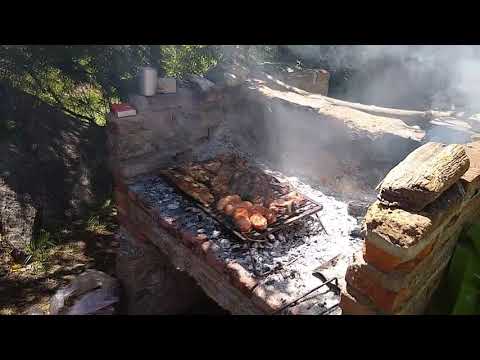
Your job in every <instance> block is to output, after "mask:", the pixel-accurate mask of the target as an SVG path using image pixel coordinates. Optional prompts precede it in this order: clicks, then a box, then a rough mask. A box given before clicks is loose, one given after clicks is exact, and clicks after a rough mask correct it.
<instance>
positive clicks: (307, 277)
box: [131, 172, 362, 298]
mask: <svg viewBox="0 0 480 360" xmlns="http://www.w3.org/2000/svg"><path fill="white" fill-rule="evenodd" d="M271 173H272V174H274V175H275V176H277V177H279V176H281V174H279V173H276V172H271ZM287 180H288V181H289V182H290V183H291V184H292V185H293V186H294V187H296V188H297V189H298V190H299V191H300V192H302V193H304V194H305V195H307V196H309V197H310V198H312V199H313V200H315V201H316V202H318V203H320V204H322V205H323V209H322V210H321V211H320V212H319V213H318V215H319V216H318V218H317V217H316V216H309V217H306V218H305V219H303V221H301V222H298V223H296V224H294V225H293V226H291V227H288V228H287V229H286V230H284V231H282V232H278V233H275V234H272V236H270V238H269V240H268V241H267V242H264V243H252V242H248V243H244V242H241V241H240V240H239V239H237V238H236V237H234V236H233V235H232V234H231V233H230V232H229V231H228V230H226V229H224V228H223V227H222V226H221V225H220V224H218V223H217V222H216V221H215V220H214V219H213V218H211V217H210V216H209V215H208V214H206V213H204V212H203V211H202V210H200V209H199V208H197V207H196V206H195V203H194V202H193V201H191V200H189V199H187V198H186V197H184V196H183V195H182V194H180V193H178V192H177V191H176V190H175V189H174V188H173V187H172V186H170V185H169V184H167V183H166V182H165V181H164V180H163V179H162V178H161V177H159V176H148V177H143V178H141V179H139V180H138V181H137V182H136V183H135V184H134V185H132V186H131V188H132V190H133V191H135V192H136V193H137V194H138V195H139V196H140V197H141V199H142V200H143V201H144V202H145V203H146V204H147V205H148V206H150V207H152V208H156V209H157V210H158V211H159V213H160V214H161V216H163V217H167V218H169V219H171V220H172V221H175V222H176V224H177V226H179V227H181V228H183V229H185V230H188V231H191V232H192V233H197V234H205V235H206V236H207V237H208V238H209V240H211V241H212V242H213V243H214V244H215V245H216V246H215V248H216V250H217V254H218V255H219V257H221V258H222V259H223V260H225V261H230V260H233V261H237V262H238V263H240V264H241V265H242V266H243V267H244V268H245V269H247V270H248V271H249V272H250V273H251V275H252V276H254V277H257V279H261V281H262V282H263V284H264V285H265V287H267V288H270V289H275V290H277V291H280V292H282V293H284V294H288V295H286V296H288V297H289V298H291V297H296V296H300V295H302V294H303V293H305V292H306V291H308V290H310V289H311V288H313V287H314V286H316V285H318V284H319V283H321V282H320V280H319V279H318V278H317V277H315V276H313V270H314V269H315V268H317V267H318V266H319V265H321V264H323V263H326V262H328V261H329V260H330V259H332V258H333V257H335V256H337V255H339V254H342V255H343V258H344V259H348V258H349V257H350V255H351V254H352V253H353V252H354V251H356V250H358V249H360V246H361V243H362V240H361V239H359V238H357V236H355V235H356V234H354V233H355V229H356V226H357V221H356V219H355V218H354V217H352V216H350V215H349V214H348V212H347V203H346V202H343V201H338V200H336V199H334V198H333V197H330V196H326V195H325V194H323V193H322V192H320V191H318V190H315V189H313V188H311V187H310V186H308V185H306V184H304V183H302V182H300V181H299V180H298V179H296V178H287ZM324 227H325V230H324ZM352 232H353V233H352ZM351 235H353V236H351ZM275 269H281V270H279V271H273V272H272V273H271V274H270V275H268V276H265V277H263V278H262V277H260V274H265V273H267V272H271V271H272V270H275ZM345 270H346V265H345V263H344V264H343V265H342V266H337V269H336V270H335V271H333V272H330V276H336V277H339V278H343V276H344V273H342V271H345Z"/></svg>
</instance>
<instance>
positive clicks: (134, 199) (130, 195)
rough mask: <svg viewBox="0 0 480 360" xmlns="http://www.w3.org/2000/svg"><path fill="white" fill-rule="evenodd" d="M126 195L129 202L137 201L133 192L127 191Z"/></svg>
mask: <svg viewBox="0 0 480 360" xmlns="http://www.w3.org/2000/svg"><path fill="white" fill-rule="evenodd" d="M127 194H128V197H129V198H130V200H132V201H135V202H136V201H137V200H138V197H137V194H136V193H135V192H134V191H132V190H130V189H128V191H127Z"/></svg>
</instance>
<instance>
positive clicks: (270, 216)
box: [252, 205, 277, 225]
mask: <svg viewBox="0 0 480 360" xmlns="http://www.w3.org/2000/svg"><path fill="white" fill-rule="evenodd" d="M253 214H260V215H262V216H263V217H264V218H266V219H267V223H268V225H270V224H273V223H274V222H275V221H277V214H276V213H275V211H274V210H272V209H267V208H266V207H263V206H258V205H257V206H254V207H253V209H252V215H253Z"/></svg>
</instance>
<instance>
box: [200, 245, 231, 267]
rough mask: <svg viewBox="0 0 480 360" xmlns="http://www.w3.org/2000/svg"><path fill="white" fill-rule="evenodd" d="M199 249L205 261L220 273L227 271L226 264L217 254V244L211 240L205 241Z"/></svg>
mask: <svg viewBox="0 0 480 360" xmlns="http://www.w3.org/2000/svg"><path fill="white" fill-rule="evenodd" d="M201 250H202V252H203V254H204V255H205V261H206V262H207V264H208V265H210V266H211V267H212V268H214V269H215V270H216V271H217V272H219V273H220V274H223V273H225V272H226V271H227V264H226V263H225V261H224V260H222V258H221V257H219V256H218V250H219V249H218V246H217V245H215V243H212V242H211V241H206V242H204V243H203V244H202V245H201Z"/></svg>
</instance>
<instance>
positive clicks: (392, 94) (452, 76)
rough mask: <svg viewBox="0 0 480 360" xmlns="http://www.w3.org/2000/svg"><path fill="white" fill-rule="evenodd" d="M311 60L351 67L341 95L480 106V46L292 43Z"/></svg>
mask: <svg viewBox="0 0 480 360" xmlns="http://www.w3.org/2000/svg"><path fill="white" fill-rule="evenodd" d="M288 48H289V49H290V51H291V52H292V53H294V54H295V55H297V56H298V57H299V58H301V59H302V60H304V62H305V64H313V65H319V64H321V65H323V66H325V67H327V69H328V70H329V71H331V72H332V73H333V74H335V72H337V71H339V70H342V69H343V70H344V69H349V70H350V71H351V72H352V73H354V74H357V75H354V76H353V77H352V78H351V79H349V80H345V79H340V81H344V82H345V88H344V90H343V93H342V94H341V96H342V97H343V98H346V99H352V100H357V101H359V102H364V103H370V104H374V105H379V106H382V105H383V106H391V107H405V106H408V105H410V106H413V107H414V108H418V109H420V108H424V109H426V108H434V109H442V110H447V109H448V110H451V109H452V108H455V109H458V108H459V107H460V108H466V109H470V110H477V111H478V110H480V101H479V99H480V81H479V80H480V46H464V45H457V46H450V45H448V46H447V45H435V46H430V45H353V46H351V45H350V46H346V45H335V46H325V45H301V46H300V45H292V46H288Z"/></svg>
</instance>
